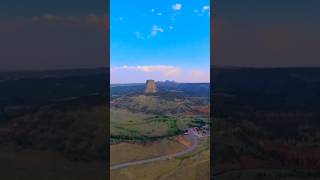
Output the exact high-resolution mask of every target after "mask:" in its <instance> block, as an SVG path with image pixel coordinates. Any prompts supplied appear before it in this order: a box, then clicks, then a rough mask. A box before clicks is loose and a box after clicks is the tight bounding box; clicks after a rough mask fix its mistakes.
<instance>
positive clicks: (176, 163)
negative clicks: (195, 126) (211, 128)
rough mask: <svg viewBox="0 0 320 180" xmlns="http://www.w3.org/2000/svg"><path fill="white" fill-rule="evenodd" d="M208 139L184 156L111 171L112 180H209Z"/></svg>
mask: <svg viewBox="0 0 320 180" xmlns="http://www.w3.org/2000/svg"><path fill="white" fill-rule="evenodd" d="M208 146H209V144H208V141H207V140H204V141H201V142H200V146H199V148H197V149H196V150H195V151H194V152H192V153H190V154H188V155H186V156H184V158H176V159H171V160H166V161H157V162H153V163H150V164H143V165H137V166H131V167H128V168H124V169H118V170H114V171H111V179H112V180H136V179H141V180H198V179H201V180H209V179H210V178H209V177H210V150H209V149H208Z"/></svg>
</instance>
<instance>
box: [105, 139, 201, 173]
mask: <svg viewBox="0 0 320 180" xmlns="http://www.w3.org/2000/svg"><path fill="white" fill-rule="evenodd" d="M185 137H186V138H187V139H189V140H191V141H192V146H190V147H189V148H188V149H186V150H184V151H181V152H178V153H175V154H169V155H164V156H159V157H154V158H150V159H144V160H139V161H132V162H126V163H121V164H115V165H112V166H110V170H115V169H120V168H126V167H128V166H133V165H140V164H146V163H151V162H154V161H163V160H168V159H172V158H175V157H178V156H182V155H184V154H187V153H189V152H191V151H193V150H194V149H195V148H196V147H197V146H198V138H197V137H196V136H195V135H194V134H193V133H190V134H189V135H185Z"/></svg>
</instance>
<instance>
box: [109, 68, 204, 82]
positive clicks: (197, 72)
mask: <svg viewBox="0 0 320 180" xmlns="http://www.w3.org/2000/svg"><path fill="white" fill-rule="evenodd" d="M146 79H154V80H157V81H158V80H160V81H163V80H175V81H177V82H210V69H209V68H207V69H193V68H191V69H184V68H181V67H178V66H169V65H140V66H128V65H124V66H120V67H111V82H112V83H134V82H145V80H146Z"/></svg>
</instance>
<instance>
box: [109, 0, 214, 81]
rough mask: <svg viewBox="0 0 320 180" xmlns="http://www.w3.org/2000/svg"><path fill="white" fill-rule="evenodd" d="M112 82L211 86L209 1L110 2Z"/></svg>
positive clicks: (126, 0)
mask: <svg viewBox="0 0 320 180" xmlns="http://www.w3.org/2000/svg"><path fill="white" fill-rule="evenodd" d="M110 3H111V6H110V9H111V10H110V37H111V39H110V42H111V44H110V45H111V47H110V48H111V49H110V54H111V55H110V60H111V83H132V82H144V81H145V80H146V79H155V80H166V79H168V80H176V81H179V82H209V75H210V14H209V11H210V8H209V6H210V1H209V0H180V1H173V0H167V1H163V0H149V1H142V0H140V1H132V0H111V2H110Z"/></svg>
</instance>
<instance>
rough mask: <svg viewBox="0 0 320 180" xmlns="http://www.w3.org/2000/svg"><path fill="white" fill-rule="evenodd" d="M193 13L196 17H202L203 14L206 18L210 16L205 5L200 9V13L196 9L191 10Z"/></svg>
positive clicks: (208, 7)
mask: <svg viewBox="0 0 320 180" xmlns="http://www.w3.org/2000/svg"><path fill="white" fill-rule="evenodd" d="M193 12H194V13H195V14H196V15H197V16H203V15H205V14H207V15H208V16H210V6H208V5H206V6H203V7H202V8H201V11H200V10H198V9H195V10H193Z"/></svg>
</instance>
